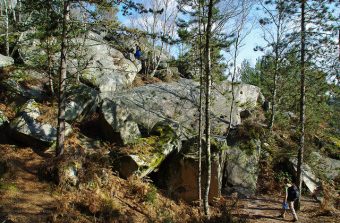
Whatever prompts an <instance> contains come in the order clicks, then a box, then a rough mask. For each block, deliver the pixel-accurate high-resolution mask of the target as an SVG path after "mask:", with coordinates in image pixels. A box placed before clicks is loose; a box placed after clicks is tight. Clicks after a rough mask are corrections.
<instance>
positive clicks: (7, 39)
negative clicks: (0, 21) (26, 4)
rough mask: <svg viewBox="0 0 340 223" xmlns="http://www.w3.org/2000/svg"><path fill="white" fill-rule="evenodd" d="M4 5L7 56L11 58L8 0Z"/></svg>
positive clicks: (4, 1) (4, 0)
mask: <svg viewBox="0 0 340 223" xmlns="http://www.w3.org/2000/svg"><path fill="white" fill-rule="evenodd" d="M3 3H4V9H5V26H6V37H5V47H6V56H9V35H8V30H9V21H8V17H9V15H8V4H7V1H6V0H3Z"/></svg>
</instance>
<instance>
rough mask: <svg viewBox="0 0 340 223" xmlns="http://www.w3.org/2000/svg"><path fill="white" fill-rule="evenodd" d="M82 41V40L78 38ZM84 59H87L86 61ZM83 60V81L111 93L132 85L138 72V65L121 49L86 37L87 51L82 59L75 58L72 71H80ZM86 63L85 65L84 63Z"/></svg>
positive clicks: (71, 65) (102, 91) (71, 67)
mask: <svg viewBox="0 0 340 223" xmlns="http://www.w3.org/2000/svg"><path fill="white" fill-rule="evenodd" d="M77 41H82V40H76V42H77ZM83 61H86V63H84V62H83ZM79 62H82V63H83V65H81V66H80V67H82V69H81V71H80V72H81V75H80V78H81V81H83V82H84V83H87V84H89V85H91V86H94V87H96V88H98V89H99V91H100V92H101V93H103V94H104V93H106V94H111V93H113V92H115V91H117V90H121V89H123V88H126V87H127V86H129V85H131V84H132V82H133V80H134V78H135V76H136V75H137V73H138V71H139V70H138V68H137V66H136V65H135V64H134V63H133V62H132V61H130V60H128V59H126V58H125V57H124V55H123V53H121V52H120V51H118V50H116V49H114V48H112V47H111V46H110V45H108V43H106V42H99V41H97V40H92V39H86V41H85V53H84V55H83V58H82V61H80V60H79V59H74V60H73V62H71V63H70V66H69V67H70V71H71V72H72V70H74V71H77V70H78V71H79V67H78V66H75V65H74V64H76V65H78V64H79ZM84 64H85V65H84Z"/></svg>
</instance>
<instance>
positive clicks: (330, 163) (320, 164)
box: [290, 152, 340, 193]
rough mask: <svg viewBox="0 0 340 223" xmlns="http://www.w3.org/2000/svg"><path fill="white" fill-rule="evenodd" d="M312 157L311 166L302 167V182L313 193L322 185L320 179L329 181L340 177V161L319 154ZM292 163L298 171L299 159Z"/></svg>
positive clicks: (292, 160) (304, 165) (313, 154)
mask: <svg viewBox="0 0 340 223" xmlns="http://www.w3.org/2000/svg"><path fill="white" fill-rule="evenodd" d="M311 156H312V159H311V160H312V162H311V163H310V165H308V164H306V163H305V164H303V166H302V180H303V183H304V184H305V185H306V186H307V188H308V190H309V191H310V192H312V193H313V192H314V190H315V189H316V188H317V187H318V186H319V185H320V178H319V177H322V178H326V179H329V180H335V179H336V178H338V177H339V170H340V161H339V160H336V159H331V158H329V157H326V156H324V155H321V154H320V153H318V152H313V153H312V154H311ZM290 162H291V163H292V164H293V167H294V169H295V171H296V169H297V159H291V160H290Z"/></svg>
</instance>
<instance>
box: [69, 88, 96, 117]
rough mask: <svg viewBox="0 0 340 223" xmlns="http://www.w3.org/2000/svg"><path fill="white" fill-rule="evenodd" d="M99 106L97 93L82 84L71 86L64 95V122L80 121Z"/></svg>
mask: <svg viewBox="0 0 340 223" xmlns="http://www.w3.org/2000/svg"><path fill="white" fill-rule="evenodd" d="M98 106H99V98H98V91H97V90H95V89H93V88H90V87H88V86H86V85H84V84H79V85H74V86H72V87H71V88H70V89H69V90H68V91H67V94H66V110H65V120H66V121H68V122H72V121H81V120H83V119H84V118H85V117H86V116H88V115H90V114H92V113H93V112H95V111H96V109H97V107H98Z"/></svg>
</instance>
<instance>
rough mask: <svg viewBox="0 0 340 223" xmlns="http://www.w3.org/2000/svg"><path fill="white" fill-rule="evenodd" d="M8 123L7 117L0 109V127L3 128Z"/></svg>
mask: <svg viewBox="0 0 340 223" xmlns="http://www.w3.org/2000/svg"><path fill="white" fill-rule="evenodd" d="M8 123H9V121H8V118H7V117H6V115H5V114H4V113H3V112H2V111H0V129H1V128H3V127H4V126H5V125H7V124H8Z"/></svg>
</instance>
